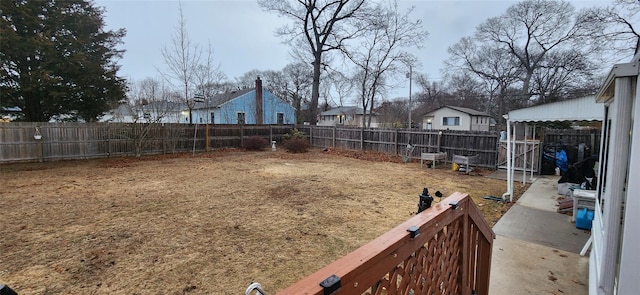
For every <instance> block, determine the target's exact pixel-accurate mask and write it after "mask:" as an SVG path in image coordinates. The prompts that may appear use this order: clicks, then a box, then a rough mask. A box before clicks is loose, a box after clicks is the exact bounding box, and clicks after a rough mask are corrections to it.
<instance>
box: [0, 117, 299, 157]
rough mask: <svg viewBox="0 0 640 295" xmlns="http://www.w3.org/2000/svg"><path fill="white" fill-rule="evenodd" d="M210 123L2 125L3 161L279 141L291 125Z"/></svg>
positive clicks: (162, 151)
mask: <svg viewBox="0 0 640 295" xmlns="http://www.w3.org/2000/svg"><path fill="white" fill-rule="evenodd" d="M208 127H209V128H207V127H206V125H188V124H142V123H31V122H11V123H0V163H2V162H28V161H54V160H66V159H90V158H106V157H113V156H132V155H153V154H166V153H176V152H191V151H204V150H207V149H209V148H225V147H240V146H242V142H243V140H244V139H245V138H247V137H250V136H254V135H257V136H262V137H264V138H266V139H268V140H278V141H279V140H280V139H281V138H282V135H284V134H286V133H289V132H291V129H292V128H293V125H209V126H208ZM36 135H38V136H36ZM36 137H39V139H36Z"/></svg>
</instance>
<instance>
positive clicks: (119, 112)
mask: <svg viewBox="0 0 640 295" xmlns="http://www.w3.org/2000/svg"><path fill="white" fill-rule="evenodd" d="M185 107H186V104H184V103H179V102H173V101H151V102H149V103H146V104H141V105H131V104H129V103H127V102H125V103H121V104H119V105H118V107H117V108H115V109H112V110H110V111H108V112H105V114H104V115H103V116H102V117H101V118H100V122H114V123H180V119H181V117H182V115H181V114H182V110H183V109H184V108H185Z"/></svg>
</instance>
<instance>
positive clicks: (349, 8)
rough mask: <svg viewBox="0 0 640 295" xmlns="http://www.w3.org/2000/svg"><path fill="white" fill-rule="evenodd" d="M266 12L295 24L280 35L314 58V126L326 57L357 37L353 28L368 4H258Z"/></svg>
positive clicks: (339, 0)
mask: <svg viewBox="0 0 640 295" xmlns="http://www.w3.org/2000/svg"><path fill="white" fill-rule="evenodd" d="M258 3H259V4H260V6H262V8H263V9H265V10H267V11H271V12H274V13H277V14H278V15H281V16H285V17H288V18H290V19H292V20H294V25H293V26H285V27H283V28H281V29H280V30H279V31H278V34H279V35H280V36H286V37H289V38H290V39H289V40H288V41H290V42H291V41H293V40H296V39H297V40H299V38H302V39H304V40H305V43H306V46H308V49H309V52H310V53H311V55H312V57H313V83H312V90H311V102H310V106H309V112H310V119H311V124H312V125H315V124H316V121H317V117H316V116H317V112H318V98H319V96H320V73H321V71H322V66H323V55H324V54H325V53H326V52H329V51H332V50H339V49H341V48H343V46H344V43H345V41H346V40H349V39H352V38H354V37H355V36H356V35H357V32H358V31H357V28H356V27H355V26H351V25H350V24H349V21H351V20H353V19H354V18H355V17H356V16H357V13H358V12H359V11H361V10H362V9H363V8H364V7H365V0H297V1H294V0H285V1H271V0H259V1H258Z"/></svg>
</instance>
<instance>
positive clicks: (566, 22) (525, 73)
mask: <svg viewBox="0 0 640 295" xmlns="http://www.w3.org/2000/svg"><path fill="white" fill-rule="evenodd" d="M583 34H584V26H583V19H581V18H576V14H575V12H574V7H573V5H571V4H570V3H569V2H567V1H556V0H525V1H522V2H519V3H516V4H514V5H512V6H511V7H509V8H508V9H507V11H506V12H505V13H504V14H503V15H501V16H499V17H493V18H490V19H488V20H487V21H485V22H484V23H482V24H481V25H480V26H478V29H477V32H476V38H475V39H476V40H477V41H479V42H483V43H484V44H486V45H488V46H491V47H494V48H496V49H498V50H504V51H506V53H508V54H509V55H511V56H512V57H514V58H515V59H517V61H518V63H519V66H520V68H521V69H522V75H521V76H520V80H521V81H522V99H523V100H527V99H528V98H529V96H530V90H531V88H530V84H531V79H532V77H533V75H534V72H535V71H536V69H538V68H540V67H541V66H542V65H543V63H544V61H545V57H546V56H547V55H548V54H549V53H550V52H553V51H555V50H558V49H562V48H563V47H564V49H569V48H571V50H574V51H576V52H580V50H581V46H573V45H576V44H575V42H576V41H577V40H579V39H580V37H582V35H583Z"/></svg>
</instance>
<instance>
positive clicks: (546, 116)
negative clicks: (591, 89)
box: [505, 96, 604, 123]
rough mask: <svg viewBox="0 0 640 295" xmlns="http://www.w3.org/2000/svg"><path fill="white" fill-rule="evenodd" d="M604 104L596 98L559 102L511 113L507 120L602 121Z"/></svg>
mask: <svg viewBox="0 0 640 295" xmlns="http://www.w3.org/2000/svg"><path fill="white" fill-rule="evenodd" d="M603 116H604V104H602V103H597V102H596V97H595V96H585V97H582V98H576V99H571V100H564V101H557V102H552V103H548V104H543V105H538V106H533V107H529V108H524V109H518V110H513V111H510V112H509V114H508V115H506V116H505V119H507V120H509V121H511V122H513V123H515V122H550V121H602V118H603Z"/></svg>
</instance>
